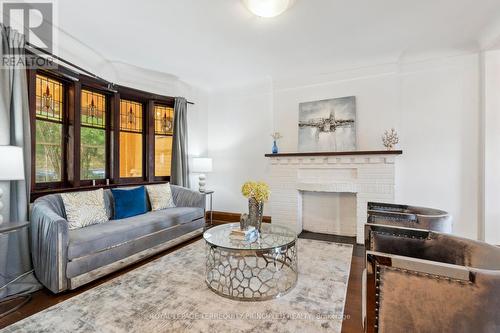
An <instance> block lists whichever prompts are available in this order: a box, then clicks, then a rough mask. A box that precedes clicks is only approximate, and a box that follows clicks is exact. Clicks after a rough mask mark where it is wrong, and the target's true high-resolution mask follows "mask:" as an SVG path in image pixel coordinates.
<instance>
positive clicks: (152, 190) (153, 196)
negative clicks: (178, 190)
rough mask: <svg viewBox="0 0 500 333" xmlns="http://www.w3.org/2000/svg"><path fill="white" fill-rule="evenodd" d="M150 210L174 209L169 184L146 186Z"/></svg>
mask: <svg viewBox="0 0 500 333" xmlns="http://www.w3.org/2000/svg"><path fill="white" fill-rule="evenodd" d="M146 189H147V191H148V196H149V202H150V203H151V210H162V209H167V208H173V207H175V204H174V199H173V197H172V189H171V188H170V183H166V184H158V185H146Z"/></svg>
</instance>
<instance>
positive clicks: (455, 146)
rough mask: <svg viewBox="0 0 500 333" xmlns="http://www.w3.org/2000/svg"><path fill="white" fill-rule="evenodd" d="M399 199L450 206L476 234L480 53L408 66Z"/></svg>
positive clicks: (465, 231)
mask: <svg viewBox="0 0 500 333" xmlns="http://www.w3.org/2000/svg"><path fill="white" fill-rule="evenodd" d="M399 87H400V110H399V119H400V126H399V132H400V134H401V146H402V148H403V150H404V155H403V156H402V157H401V159H400V161H399V165H398V178H397V186H396V200H398V201H400V202H404V203H411V204H417V205H423V206H430V207H436V208H441V209H444V210H446V211H449V212H450V213H451V214H452V215H453V218H454V232H455V233H456V234H458V235H462V236H466V237H470V238H477V236H478V228H479V225H478V223H479V222H478V221H479V172H480V170H479V164H480V160H479V135H480V134H479V125H480V123H479V120H480V109H479V105H480V104H479V56H478V55H469V56H461V57H456V58H451V59H446V60H443V61H438V62H433V63H424V64H414V65H409V66H403V68H402V70H401V73H400V84H399Z"/></svg>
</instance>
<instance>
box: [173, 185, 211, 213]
mask: <svg viewBox="0 0 500 333" xmlns="http://www.w3.org/2000/svg"><path fill="white" fill-rule="evenodd" d="M170 187H171V188H172V196H173V199H174V203H175V205H176V206H177V207H198V208H202V209H205V204H206V200H205V195H204V194H203V193H201V192H199V191H194V190H191V189H189V188H185V187H181V186H177V185H170Z"/></svg>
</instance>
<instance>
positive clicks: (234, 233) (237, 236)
mask: <svg viewBox="0 0 500 333" xmlns="http://www.w3.org/2000/svg"><path fill="white" fill-rule="evenodd" d="M256 236H257V230H256V229H255V227H248V229H247V230H241V229H233V230H231V233H230V234H229V238H231V239H234V240H242V241H249V240H252V239H254V238H255V237H256Z"/></svg>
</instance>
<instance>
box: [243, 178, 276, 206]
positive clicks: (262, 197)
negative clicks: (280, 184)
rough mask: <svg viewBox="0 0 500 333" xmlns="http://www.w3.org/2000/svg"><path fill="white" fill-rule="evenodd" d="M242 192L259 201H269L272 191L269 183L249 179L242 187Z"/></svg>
mask: <svg viewBox="0 0 500 333" xmlns="http://www.w3.org/2000/svg"><path fill="white" fill-rule="evenodd" d="M241 193H242V194H243V196H244V197H246V198H249V199H255V200H256V201H257V202H267V201H268V200H269V196H270V195H271V191H270V190H269V185H267V184H266V183H264V182H254V181H249V182H246V183H245V184H243V186H242V187H241Z"/></svg>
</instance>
